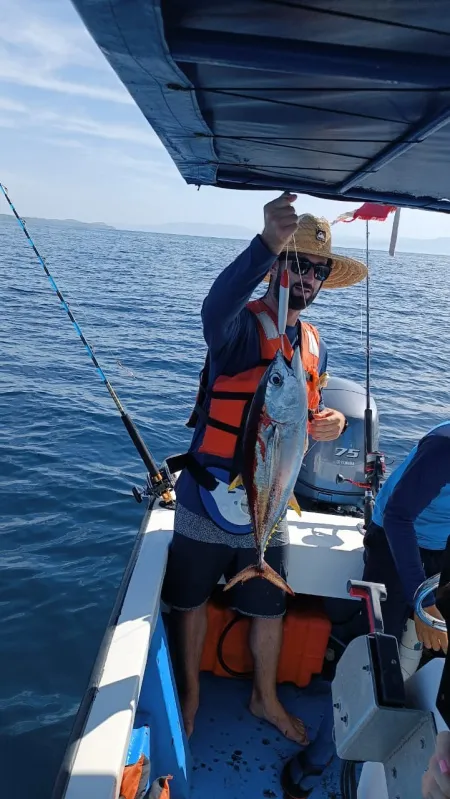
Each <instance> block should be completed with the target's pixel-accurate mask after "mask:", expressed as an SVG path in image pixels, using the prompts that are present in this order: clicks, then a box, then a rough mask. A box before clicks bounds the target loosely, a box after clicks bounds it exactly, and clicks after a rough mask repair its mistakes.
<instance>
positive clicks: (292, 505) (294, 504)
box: [288, 494, 302, 516]
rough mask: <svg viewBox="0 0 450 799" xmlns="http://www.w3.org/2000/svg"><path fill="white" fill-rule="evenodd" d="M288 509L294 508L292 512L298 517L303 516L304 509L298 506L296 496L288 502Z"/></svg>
mask: <svg viewBox="0 0 450 799" xmlns="http://www.w3.org/2000/svg"><path fill="white" fill-rule="evenodd" d="M288 507H289V508H292V510H295V512H296V513H297V514H298V516H301V515H302V509H301V507H300V505H299V504H298V502H297V500H296V498H295V495H294V494H292V497H291V498H290V500H289V502H288Z"/></svg>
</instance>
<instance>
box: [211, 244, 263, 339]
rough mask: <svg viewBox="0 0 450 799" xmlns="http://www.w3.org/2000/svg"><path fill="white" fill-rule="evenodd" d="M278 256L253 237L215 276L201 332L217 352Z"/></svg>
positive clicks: (231, 336)
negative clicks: (231, 261) (230, 262)
mask: <svg viewBox="0 0 450 799" xmlns="http://www.w3.org/2000/svg"><path fill="white" fill-rule="evenodd" d="M276 258H277V256H276V255H274V254H273V253H272V252H271V251H270V250H269V248H268V247H267V246H266V245H265V244H264V241H263V240H262V238H261V236H256V237H255V238H254V239H253V241H252V242H251V243H250V245H249V247H247V249H246V250H244V252H242V253H241V254H240V255H238V257H237V258H236V260H235V261H233V263H232V264H230V266H227V268H226V269H224V270H223V272H221V273H220V275H219V276H218V277H217V278H216V280H215V281H214V283H213V284H212V286H211V288H210V290H209V293H208V295H207V296H206V298H205V300H204V302H203V307H202V321H203V335H204V337H205V341H206V343H207V345H208V347H209V349H210V350H212V351H213V352H218V351H219V350H221V349H222V347H223V346H224V345H226V344H227V345H228V344H229V343H230V342H231V341H232V340H233V339H234V338H235V336H236V335H237V333H238V331H239V315H240V313H241V311H242V310H243V309H244V308H245V306H246V305H247V303H248V301H249V299H250V297H251V295H252V294H253V292H254V290H255V288H256V287H257V286H258V284H259V283H261V281H262V279H263V278H264V277H265V275H266V274H267V272H268V271H269V270H270V269H271V267H272V266H273V264H274V262H275V261H276Z"/></svg>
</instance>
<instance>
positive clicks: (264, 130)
mask: <svg viewBox="0 0 450 799" xmlns="http://www.w3.org/2000/svg"><path fill="white" fill-rule="evenodd" d="M73 3H74V5H75V7H76V8H77V10H78V11H79V13H80V15H81V16H82V18H83V21H84V23H85V24H86V27H87V28H88V29H89V31H90V32H91V34H92V36H93V38H94V40H95V41H96V42H97V44H98V45H99V47H101V49H102V52H103V53H104V54H105V56H106V58H107V59H108V61H109V63H110V64H111V66H112V67H113V69H114V70H115V72H116V73H117V75H118V76H119V78H120V79H121V81H122V82H123V84H124V85H125V87H126V88H127V89H128V91H129V92H130V94H131V96H132V98H133V99H134V101H135V102H136V103H137V105H138V106H139V108H140V109H141V111H142V113H143V114H144V116H145V117H146V119H147V120H148V122H149V123H150V124H151V126H152V127H153V129H154V130H155V132H156V133H157V135H158V136H159V138H160V139H161V141H162V143H163V145H164V147H165V148H166V149H167V151H168V152H169V154H170V155H171V157H172V159H173V161H174V162H175V164H176V166H177V167H178V169H179V171H180V173H181V175H182V176H183V178H184V179H185V181H186V182H187V183H189V184H195V185H197V186H202V185H212V186H219V187H222V188H233V189H237V188H241V189H246V190H252V189H253V190H257V189H276V190H285V189H287V190H289V191H295V192H301V193H306V194H313V195H315V196H317V197H322V198H325V199H330V198H331V199H339V200H342V199H344V198H345V199H346V200H349V201H355V202H360V201H373V202H380V203H389V204H392V205H399V206H409V207H412V208H426V209H428V210H433V211H445V212H447V213H448V212H449V211H450V200H449V198H448V194H449V190H448V185H447V180H446V173H445V170H444V169H442V164H443V163H445V162H446V161H447V160H448V158H449V156H450V129H449V125H448V122H449V120H450V58H449V57H448V52H449V50H448V39H449V37H450V18H449V15H448V14H445V13H444V12H443V10H442V9H443V8H444V6H443V5H441V4H434V5H433V6H432V7H429V4H416V5H414V6H413V7H411V4H410V3H404V2H399V3H395V4H390V5H386V3H381V2H374V3H373V4H372V5H371V7H370V16H368V15H367V16H363V15H356V14H355V13H354V3H353V2H351V0H341V2H340V3H339V9H337V10H335V9H333V8H323V7H319V8H315V7H314V5H305V4H299V5H296V4H295V3H290V2H280V3H277V2H264V3H263V2H259V3H256V2H255V0H228V2H226V3H225V2H220V3H215V4H210V3H205V2H204V1H203V0H177V2H176V3H174V2H171V1H169V0H113V2H110V0H73ZM386 15H388V16H386ZM236 31H238V33H236ZM296 34H297V35H296ZM355 42H357V43H358V44H357V46H355ZM387 42H388V43H389V48H387V47H386V43H387ZM287 139H289V140H290V141H291V144H294V145H295V142H296V141H302V142H304V147H302V148H296V147H295V146H290V147H287V146H286V145H285V142H286V140H287ZM319 141H321V142H324V141H325V142H328V152H326V151H325V150H326V149H327V148H325V147H322V148H320V150H321V151H320V152H319V151H318V150H317V148H316V147H315V145H316V143H317V142H319ZM308 143H310V146H309V147H308V146H307V145H308ZM350 147H351V148H352V150H353V152H350ZM352 156H353V157H352Z"/></svg>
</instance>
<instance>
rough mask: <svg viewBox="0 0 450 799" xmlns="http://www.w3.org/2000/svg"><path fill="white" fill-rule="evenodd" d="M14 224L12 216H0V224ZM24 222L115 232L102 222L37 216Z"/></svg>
mask: <svg viewBox="0 0 450 799" xmlns="http://www.w3.org/2000/svg"><path fill="white" fill-rule="evenodd" d="M2 222H14V223H15V224H17V222H16V219H15V217H14V216H13V215H12V214H0V223H2ZM25 222H30V223H32V224H33V223H34V224H37V225H50V226H51V227H75V228H100V229H101V230H116V228H115V227H113V226H112V225H106V224H105V223H104V222H80V221H79V219H44V218H42V217H39V216H27V217H26V218H25Z"/></svg>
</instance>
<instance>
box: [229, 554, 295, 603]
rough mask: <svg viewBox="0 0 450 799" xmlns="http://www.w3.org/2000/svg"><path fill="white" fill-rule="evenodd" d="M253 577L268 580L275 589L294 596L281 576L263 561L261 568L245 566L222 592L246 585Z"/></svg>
mask: <svg viewBox="0 0 450 799" xmlns="http://www.w3.org/2000/svg"><path fill="white" fill-rule="evenodd" d="M253 577H262V578H263V579H264V580H268V581H269V583H272V584H273V585H276V587H277V588H281V590H282V591H285V592H286V593H287V594H291V596H295V592H294V591H293V590H292V588H291V587H290V585H288V584H287V582H286V580H283V578H282V577H281V575H280V574H278V572H276V571H275V569H272V566H269V564H268V563H266V562H265V561H263V562H262V564H261V566H247V567H246V568H245V569H242V571H240V572H239V573H238V574H236V575H235V576H234V577H232V578H231V580H229V581H228V583H227V584H226V586H225V588H224V589H223V590H224V591H229V590H230V588H233V586H235V585H237V583H246V582H247V581H248V580H252V579H253Z"/></svg>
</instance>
